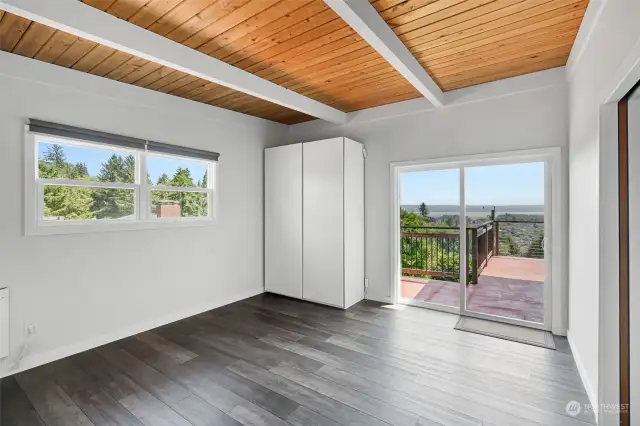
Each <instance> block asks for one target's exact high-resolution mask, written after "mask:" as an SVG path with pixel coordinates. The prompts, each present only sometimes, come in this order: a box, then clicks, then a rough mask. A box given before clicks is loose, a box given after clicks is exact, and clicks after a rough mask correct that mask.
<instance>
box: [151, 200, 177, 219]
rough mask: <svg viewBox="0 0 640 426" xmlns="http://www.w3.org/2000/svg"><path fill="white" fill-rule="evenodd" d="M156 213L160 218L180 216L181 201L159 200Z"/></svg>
mask: <svg viewBox="0 0 640 426" xmlns="http://www.w3.org/2000/svg"><path fill="white" fill-rule="evenodd" d="M156 215H157V216H158V218H165V217H180V203H179V202H178V201H158V204H157V205H156Z"/></svg>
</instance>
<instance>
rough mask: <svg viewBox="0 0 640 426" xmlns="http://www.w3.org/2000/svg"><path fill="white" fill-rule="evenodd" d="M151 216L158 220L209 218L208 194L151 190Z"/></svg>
mask: <svg viewBox="0 0 640 426" xmlns="http://www.w3.org/2000/svg"><path fill="white" fill-rule="evenodd" d="M151 216H152V217H157V218H159V219H162V218H164V219H166V218H176V217H206V216H209V197H208V193H206V192H178V191H160V190H153V191H151Z"/></svg>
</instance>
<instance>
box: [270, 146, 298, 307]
mask: <svg viewBox="0 0 640 426" xmlns="http://www.w3.org/2000/svg"><path fill="white" fill-rule="evenodd" d="M264 180H265V190H264V192H265V194H264V196H265V198H264V199H265V203H264V204H265V212H264V214H265V233H264V234H265V255H264V258H265V290H266V291H270V292H273V293H278V294H283V295H286V296H291V297H297V298H301V297H302V145H301V144H295V145H287V146H281V147H277V148H270V149H267V150H265V177H264Z"/></svg>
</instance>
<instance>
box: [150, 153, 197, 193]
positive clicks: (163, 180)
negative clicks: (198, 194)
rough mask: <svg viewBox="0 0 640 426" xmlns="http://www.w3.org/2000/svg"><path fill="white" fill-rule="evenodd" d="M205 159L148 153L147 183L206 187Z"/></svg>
mask: <svg viewBox="0 0 640 426" xmlns="http://www.w3.org/2000/svg"><path fill="white" fill-rule="evenodd" d="M207 166H208V163H207V162H205V161H198V160H190V159H187V158H182V157H170V156H157V155H149V156H148V157H147V171H148V173H147V183H149V184H151V185H163V186H181V187H183V188H191V187H200V188H207V180H208V176H207Z"/></svg>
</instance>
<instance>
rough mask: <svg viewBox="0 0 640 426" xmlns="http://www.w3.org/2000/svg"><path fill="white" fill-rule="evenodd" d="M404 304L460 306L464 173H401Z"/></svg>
mask: <svg viewBox="0 0 640 426" xmlns="http://www.w3.org/2000/svg"><path fill="white" fill-rule="evenodd" d="M400 223H401V225H400V238H401V242H400V250H401V259H402V271H401V273H402V276H401V279H400V298H401V300H402V302H403V303H410V304H414V305H420V306H430V305H436V306H441V307H446V308H455V309H458V307H459V306H460V285H459V283H460V229H459V227H460V171H459V169H457V168H453V169H442V170H438V169H436V170H422V171H408V172H405V173H402V174H401V175H400Z"/></svg>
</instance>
